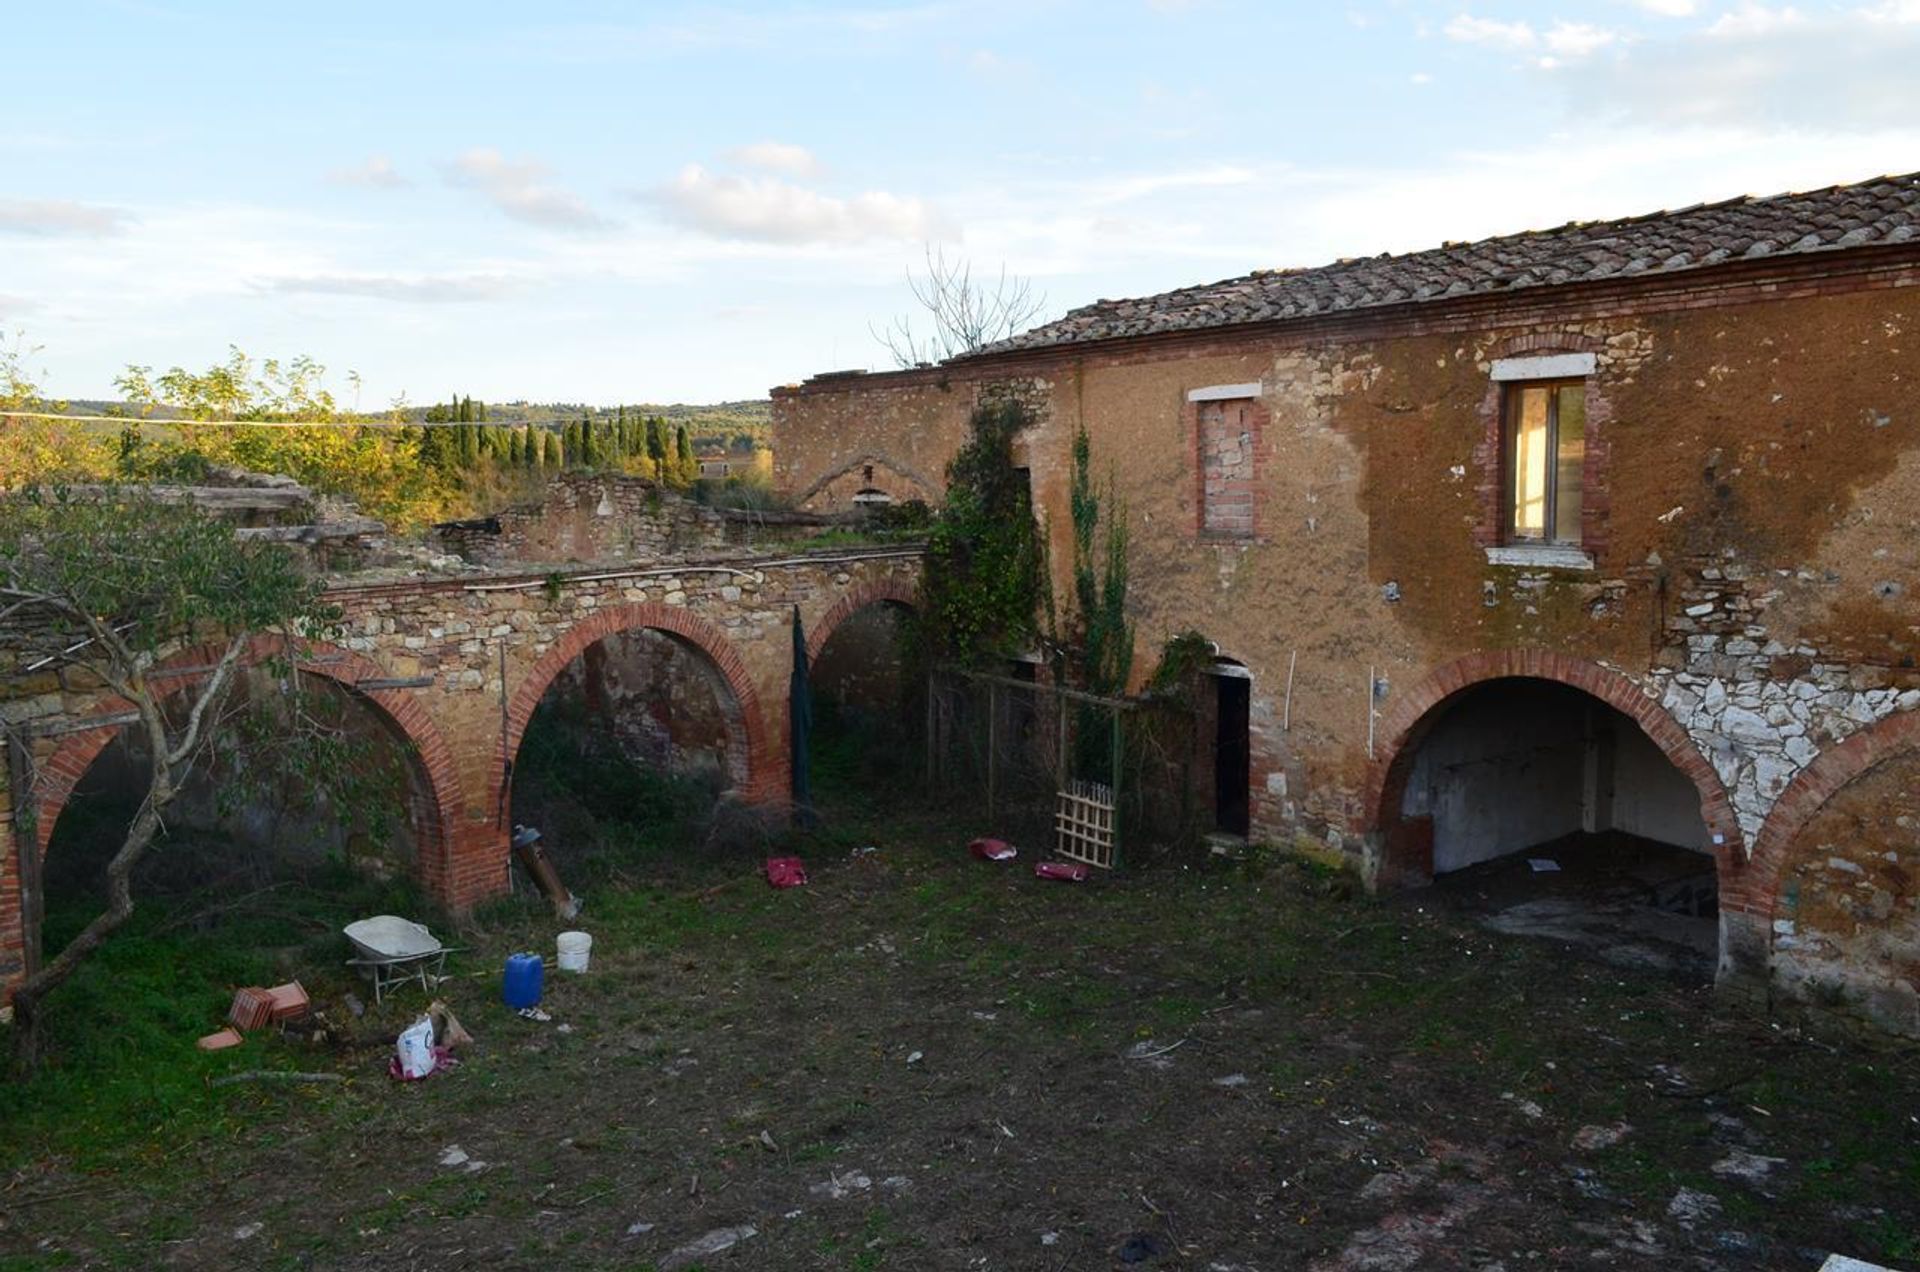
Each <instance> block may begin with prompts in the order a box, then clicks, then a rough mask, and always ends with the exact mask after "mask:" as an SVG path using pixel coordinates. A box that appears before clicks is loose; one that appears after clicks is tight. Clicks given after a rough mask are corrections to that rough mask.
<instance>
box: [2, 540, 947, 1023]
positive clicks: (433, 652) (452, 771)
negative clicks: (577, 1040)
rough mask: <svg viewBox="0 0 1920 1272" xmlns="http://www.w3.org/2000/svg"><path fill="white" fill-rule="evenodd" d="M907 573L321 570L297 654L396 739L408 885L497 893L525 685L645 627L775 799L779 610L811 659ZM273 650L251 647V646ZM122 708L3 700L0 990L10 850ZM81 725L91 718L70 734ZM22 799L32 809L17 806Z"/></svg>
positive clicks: (845, 566) (776, 562)
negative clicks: (410, 573)
mask: <svg viewBox="0 0 1920 1272" xmlns="http://www.w3.org/2000/svg"><path fill="white" fill-rule="evenodd" d="M918 572H919V553H918V550H917V549H864V550H861V549H852V550H846V551H840V552H825V553H812V554H798V555H786V556H779V557H771V556H765V555H762V556H754V555H750V554H736V555H733V556H730V557H727V558H724V559H702V560H698V561H691V560H683V561H679V562H677V563H675V564H672V565H666V566H659V565H635V566H633V567H630V568H620V569H607V568H604V567H593V568H589V569H584V570H578V571H574V572H572V573H571V574H569V573H568V572H566V571H558V572H554V571H548V572H542V573H537V574H534V573H527V572H524V571H522V572H512V571H496V572H491V573H477V574H469V575H466V576H464V577H455V578H445V577H437V578H433V577H416V578H407V579H403V580H383V581H378V582H367V583H359V584H356V582H355V581H354V580H352V579H343V580H336V581H335V586H334V587H333V588H332V589H331V590H330V593H329V598H330V599H331V600H332V601H333V602H334V603H336V604H337V605H339V606H340V607H341V609H342V610H343V612H344V622H343V630H342V632H341V634H340V636H339V638H338V640H337V642H328V641H313V642H309V643H308V645H307V646H306V647H305V648H303V649H302V650H301V651H300V652H301V659H302V661H301V664H300V665H301V668H302V671H303V672H304V673H305V674H309V675H314V676H321V677H326V678H328V679H331V680H334V681H337V682H339V683H341V684H343V685H346V686H349V687H351V688H352V689H353V694H354V697H355V698H356V700H358V701H359V702H360V703H362V704H363V705H365V706H367V707H368V708H370V709H371V710H372V711H373V712H374V713H375V714H376V715H377V716H378V717H379V718H380V719H381V720H382V721H383V722H384V723H385V725H386V726H387V727H389V728H390V729H391V730H392V731H393V733H394V734H395V735H396V736H398V737H401V738H404V739H405V741H406V742H407V744H408V746H409V747H410V750H411V753H412V757H413V760H414V762H415V769H416V774H417V776H418V777H419V779H420V785H421V794H420V797H419V798H418V799H417V801H416V802H415V806H414V807H413V808H412V809H411V810H410V812H411V815H412V820H413V825H414V839H415V841H416V844H417V845H418V852H417V862H416V864H417V867H418V870H419V873H420V876H421V878H422V881H423V882H424V883H425V885H426V886H427V887H428V888H429V890H430V891H431V892H433V893H434V894H435V895H437V896H438V897H439V898H440V899H441V900H442V901H443V902H445V903H446V904H447V905H448V906H449V907H451V908H454V909H464V908H465V907H468V906H470V905H472V904H473V903H475V902H477V901H479V900H482V899H484V898H486V897H489V896H493V895H496V894H498V893H500V892H502V891H504V890H505V888H506V883H507V867H508V851H507V844H506V838H507V834H508V831H509V829H510V820H509V817H508V812H509V808H510V796H511V766H512V761H513V758H514V756H515V755H516V754H517V751H518V748H519V743H520V739H521V737H522V735H523V734H524V732H525V730H526V727H527V722H528V721H529V719H530V718H531V717H532V714H533V711H534V708H535V707H536V706H537V705H538V703H539V702H540V699H541V698H542V696H543V695H544V694H545V693H546V692H547V690H548V689H549V687H551V686H552V684H553V683H554V681H555V680H556V678H558V677H560V676H561V675H562V674H563V673H564V672H565V670H566V669H567V667H568V666H569V665H570V664H573V663H575V662H576V660H579V659H581V658H582V656H583V655H584V654H585V653H586V652H587V651H588V650H589V649H591V648H593V647H594V646H595V645H596V644H598V643H599V642H600V641H602V640H604V639H606V638H608V637H612V636H617V635H618V634H620V633H623V632H627V631H632V630H635V629H650V630H654V631H659V632H662V633H666V634H668V635H670V636H671V637H673V638H674V639H675V641H676V642H677V643H678V645H679V646H680V647H681V648H682V649H685V650H689V651H692V652H694V653H697V655H698V656H699V657H701V658H702V659H704V660H705V661H706V662H707V663H708V664H709V665H710V667H711V670H712V673H713V675H714V676H716V677H717V678H718V679H719V680H720V681H721V682H723V683H724V684H725V685H726V687H727V694H728V697H729V699H730V701H731V703H732V704H734V707H737V715H734V716H732V717H731V718H732V719H734V720H736V721H737V736H736V737H732V738H730V739H729V743H728V746H729V755H730V757H731V755H733V754H734V753H737V754H739V755H740V757H741V759H740V762H739V769H740V770H742V771H741V774H740V776H739V777H738V779H737V780H736V782H735V788H736V791H737V793H738V795H739V796H740V797H741V798H742V799H745V800H748V801H753V802H763V803H764V802H772V803H778V802H779V801H781V800H783V799H785V798H786V796H787V792H788V771H787V763H788V761H787V751H786V732H787V725H786V693H787V683H788V676H789V673H790V671H791V667H792V644H791V636H790V629H789V625H790V624H791V622H792V615H793V611H794V609H795V608H796V607H797V608H798V609H799V611H800V613H801V616H802V619H803V621H804V622H805V624H806V627H807V632H808V635H809V637H810V639H811V640H812V641H813V642H814V643H813V645H812V646H811V649H812V652H816V653H817V651H818V648H819V646H820V644H822V643H824V642H825V641H827V640H828V639H830V638H831V636H832V633H833V632H834V630H835V629H836V628H837V627H838V626H839V625H840V624H841V623H842V622H844V621H846V620H847V619H849V618H850V617H851V616H853V615H855V614H857V613H859V612H860V611H861V610H862V609H863V608H865V607H866V606H867V605H869V604H871V603H873V602H875V601H882V600H885V601H892V602H896V603H907V602H910V601H911V598H912V597H913V594H914V590H915V583H916V580H917V578H918ZM281 648H282V647H281V646H280V645H279V643H278V642H277V640H273V639H267V638H262V639H261V640H260V641H259V642H256V645H255V648H254V651H253V656H254V657H256V658H262V657H266V656H269V655H272V654H275V653H278V652H281ZM217 652H218V651H216V650H212V649H209V648H206V647H198V648H190V649H183V650H181V651H180V652H179V653H178V654H176V655H175V656H174V657H173V658H172V659H169V660H168V662H167V667H163V668H161V669H159V670H157V671H156V672H155V673H153V674H154V675H155V676H165V675H169V674H177V675H179V676H181V678H182V679H183V680H188V679H192V678H194V677H195V676H197V675H200V674H204V673H201V672H195V671H193V670H192V669H193V668H204V667H205V666H206V665H208V664H209V663H210V662H211V661H212V660H213V659H214V658H215V657H217ZM168 668H178V669H180V670H179V671H177V672H170V671H169V670H168ZM124 709H125V704H124V703H118V702H116V701H115V700H113V699H112V698H111V697H110V696H108V695H105V694H103V693H102V692H101V691H100V689H99V688H98V687H97V686H90V685H85V684H81V683H78V682H77V681H75V680H73V679H71V678H69V679H66V680H62V679H60V678H56V677H53V676H43V677H40V678H37V679H32V680H22V681H18V682H16V683H14V684H13V685H11V686H10V687H9V690H8V691H7V692H6V693H4V694H0V719H4V720H5V721H6V722H7V724H8V725H9V727H10V729H11V730H13V731H14V732H15V733H16V735H17V736H19V737H21V738H22V739H24V740H25V741H26V746H27V750H28V752H30V757H31V764H30V766H27V765H23V766H21V771H20V773H19V774H18V775H17V776H15V777H13V778H11V779H10V780H9V782H8V783H5V784H4V785H5V786H6V787H7V788H8V791H9V793H8V796H7V798H8V800H9V802H10V805H11V807H12V809H13V810H14V813H15V815H14V816H13V817H10V818H6V819H4V820H0V986H3V985H4V984H6V983H8V982H10V981H11V980H12V979H14V978H15V977H17V976H18V974H19V972H20V969H21V967H22V964H23V960H24V957H25V949H24V944H23V938H22V926H21V923H22V916H21V912H20V906H19V895H20V893H19V889H20V881H21V877H22V876H21V871H22V854H23V853H33V854H35V856H36V859H37V857H38V855H39V854H41V853H44V851H45V849H46V846H47V844H48V843H49V841H50V840H51V837H52V833H53V828H54V827H55V825H56V824H57V822H58V819H59V815H60V812H61V810H62V809H63V808H64V807H65V805H66V802H67V800H68V799H69V798H70V797H71V796H72V794H73V791H74V789H75V787H76V786H77V785H78V784H79V783H80V781H81V780H82V779H83V778H84V777H85V775H86V773H87V771H88V769H89V767H90V766H91V765H92V763H93V761H94V760H95V759H96V758H98V756H99V755H100V753H101V752H102V751H103V750H104V749H105V748H106V746H107V745H108V744H109V743H110V742H111V741H112V740H113V738H114V737H115V736H116V735H117V733H118V729H119V726H118V725H117V724H114V723H105V722H106V721H111V720H113V719H114V718H115V715H116V713H117V712H119V711H122V710H124ZM89 719H99V720H101V721H103V723H101V724H99V725H98V726H95V727H87V724H88V721H89ZM729 763H730V764H732V763H733V761H732V760H731V758H730V760H729ZM23 807H24V808H29V809H30V810H31V815H30V816H28V817H26V818H22V817H20V816H19V815H18V814H19V812H20V811H21V810H22V809H23ZM23 829H25V830H28V831H29V834H28V835H26V836H24V837H23V836H22V835H21V833H20V832H21V831H22V830H23Z"/></svg>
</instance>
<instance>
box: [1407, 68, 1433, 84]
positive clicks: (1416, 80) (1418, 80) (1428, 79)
mask: <svg viewBox="0 0 1920 1272" xmlns="http://www.w3.org/2000/svg"><path fill="white" fill-rule="evenodd" d="M1407 83H1409V84H1431V83H1433V76H1431V75H1429V74H1427V73H1426V72H1425V71H1415V72H1414V73H1413V74H1411V75H1409V76H1407Z"/></svg>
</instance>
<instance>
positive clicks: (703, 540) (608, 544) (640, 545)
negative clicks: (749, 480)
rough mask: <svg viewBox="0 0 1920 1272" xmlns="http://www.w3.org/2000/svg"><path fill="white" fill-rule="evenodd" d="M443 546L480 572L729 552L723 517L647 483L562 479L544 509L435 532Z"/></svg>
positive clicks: (550, 486) (514, 511) (512, 511)
mask: <svg viewBox="0 0 1920 1272" xmlns="http://www.w3.org/2000/svg"><path fill="white" fill-rule="evenodd" d="M435 530H436V533H437V535H438V538H439V541H440V543H441V545H442V546H443V547H444V548H445V549H446V550H447V551H449V552H455V553H458V554H459V555H461V556H463V557H465V558H466V559H467V560H468V561H471V562H474V563H476V564H480V565H505V564H510V563H525V562H552V563H555V564H564V563H566V562H582V561H614V560H636V559H637V560H646V561H658V560H665V559H668V558H670V557H674V556H684V555H688V554H697V553H699V552H702V551H707V550H712V549H716V548H720V547H723V546H725V545H726V544H727V543H728V534H727V525H726V522H725V520H724V519H723V518H722V517H721V516H720V514H719V513H717V512H715V511H714V510H713V509H711V508H706V507H703V506H701V505H700V504H697V503H695V502H693V501H692V500H689V499H684V498H681V497H680V496H679V495H676V494H673V493H672V492H670V491H666V490H663V489H661V487H660V486H659V485H658V484H656V483H654V482H651V481H647V480H645V479H644V478H640V477H623V476H620V475H618V474H600V473H562V474H561V475H559V476H557V477H554V478H552V479H551V480H549V481H548V482H547V486H546V491H545V496H544V498H542V500H541V501H540V502H539V503H537V504H526V505H522V506H520V507H515V508H508V509H505V510H503V511H501V512H497V513H494V514H493V515H491V516H487V517H476V518H473V519H471V520H467V521H455V522H448V523H446V524H445V525H441V526H437V527H435Z"/></svg>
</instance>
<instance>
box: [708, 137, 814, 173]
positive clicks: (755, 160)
mask: <svg viewBox="0 0 1920 1272" xmlns="http://www.w3.org/2000/svg"><path fill="white" fill-rule="evenodd" d="M727 158H729V159H731V160H733V161H734V162H735V163H737V164H740V165H741V166H743V167H747V168H759V169H761V170H762V171H765V172H779V173H784V174H785V175H787V176H789V177H811V176H817V175H818V174H819V172H820V160H819V159H818V158H817V157H816V156H815V155H814V153H813V152H812V151H811V150H808V149H807V148H806V147H805V146H795V145H790V144H788V143H787V142H784V141H756V142H753V143H752V144H750V145H745V146H735V147H734V148H733V149H732V150H729V151H727Z"/></svg>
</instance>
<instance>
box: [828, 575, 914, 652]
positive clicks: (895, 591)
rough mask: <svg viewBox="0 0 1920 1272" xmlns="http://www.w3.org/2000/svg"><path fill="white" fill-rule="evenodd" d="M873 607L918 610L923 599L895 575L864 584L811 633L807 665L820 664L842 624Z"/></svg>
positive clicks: (836, 606)
mask: <svg viewBox="0 0 1920 1272" xmlns="http://www.w3.org/2000/svg"><path fill="white" fill-rule="evenodd" d="M869 605H897V606H899V607H900V608H901V609H908V610H918V609H919V608H920V598H919V594H918V593H917V592H916V591H915V590H914V587H913V585H912V584H910V583H908V582H906V581H905V580H904V579H900V578H895V577H893V576H891V575H889V576H888V577H886V578H883V579H876V580H872V581H870V582H866V583H862V584H861V585H860V586H858V587H856V588H854V589H853V590H852V591H851V592H848V593H846V594H845V595H844V596H842V597H841V598H840V599H839V600H837V601H835V602H834V603H833V606H832V608H830V609H828V610H827V612H826V613H825V614H822V615H821V616H820V618H819V620H818V621H816V622H815V623H814V624H813V627H812V629H811V630H809V631H808V632H807V662H808V663H809V664H812V663H815V662H818V661H819V659H820V651H821V650H823V649H825V648H826V647H827V640H828V639H829V638H830V637H831V636H832V635H833V633H834V632H835V631H837V630H838V629H839V627H840V624H842V623H844V622H846V621H847V620H848V619H849V618H852V617H853V616H854V615H855V614H857V613H859V612H860V611H861V610H863V609H865V608H866V607H867V606H869Z"/></svg>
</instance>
